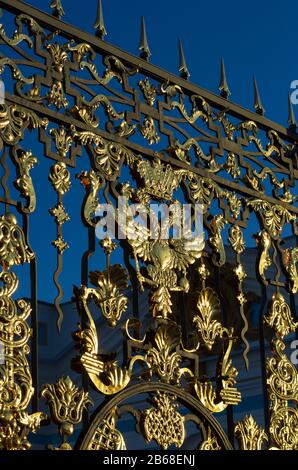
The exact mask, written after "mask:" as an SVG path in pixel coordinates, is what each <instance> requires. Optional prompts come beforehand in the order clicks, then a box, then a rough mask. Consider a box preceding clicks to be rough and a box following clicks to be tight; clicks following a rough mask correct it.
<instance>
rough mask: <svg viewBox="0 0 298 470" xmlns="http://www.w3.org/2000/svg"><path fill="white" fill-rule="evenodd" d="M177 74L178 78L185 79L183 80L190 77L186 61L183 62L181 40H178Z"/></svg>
mask: <svg viewBox="0 0 298 470" xmlns="http://www.w3.org/2000/svg"><path fill="white" fill-rule="evenodd" d="M179 72H180V77H181V78H185V80H187V79H188V78H189V77H190V73H189V70H188V68H187V65H186V61H185V56H184V51H183V46H182V41H181V39H179Z"/></svg>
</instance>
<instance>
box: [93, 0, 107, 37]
mask: <svg viewBox="0 0 298 470" xmlns="http://www.w3.org/2000/svg"><path fill="white" fill-rule="evenodd" d="M94 28H95V29H96V34H97V36H99V37H100V39H103V38H104V36H106V35H107V30H106V28H105V24H104V20H103V13H102V4H101V0H98V4H97V15H96V21H95V24H94Z"/></svg>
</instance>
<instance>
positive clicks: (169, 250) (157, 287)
mask: <svg viewBox="0 0 298 470" xmlns="http://www.w3.org/2000/svg"><path fill="white" fill-rule="evenodd" d="M155 234H156V237H154V238H152V233H151V231H150V229H149V228H147V227H146V226H143V225H141V224H137V223H135V222H134V221H133V220H130V221H129V222H128V224H127V239H128V242H129V244H130V245H131V247H132V251H133V255H134V258H135V262H136V271H137V275H138V279H139V282H140V285H141V288H143V283H144V284H146V285H147V286H149V287H151V288H152V289H153V294H152V302H153V315H154V316H163V317H165V318H166V317H167V316H168V315H169V314H171V312H172V308H171V306H172V301H171V292H173V291H181V292H187V291H188V290H189V282H188V279H187V270H188V268H189V266H190V265H191V264H193V263H194V262H195V261H196V260H197V259H198V258H200V256H201V254H202V251H203V249H204V246H205V242H204V234H203V233H202V234H201V235H199V236H192V237H191V236H188V234H185V233H184V236H183V237H182V238H165V237H164V230H163V229H162V228H161V226H160V225H158V226H156V227H155ZM139 259H140V260H142V261H143V263H144V264H145V266H146V267H140V264H139Z"/></svg>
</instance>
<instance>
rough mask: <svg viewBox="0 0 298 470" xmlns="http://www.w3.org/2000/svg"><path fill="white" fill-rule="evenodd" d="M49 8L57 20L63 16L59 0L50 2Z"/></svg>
mask: <svg viewBox="0 0 298 470" xmlns="http://www.w3.org/2000/svg"><path fill="white" fill-rule="evenodd" d="M50 8H51V9H52V13H53V15H54V16H57V17H58V18H61V16H63V15H65V11H64V9H63V6H62V2H61V0H52V2H51V3H50Z"/></svg>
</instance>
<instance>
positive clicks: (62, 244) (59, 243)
mask: <svg viewBox="0 0 298 470" xmlns="http://www.w3.org/2000/svg"><path fill="white" fill-rule="evenodd" d="M57 220H58V219H57ZM59 224H61V222H59ZM52 245H53V246H55V247H56V248H57V250H58V253H59V254H62V253H63V252H64V251H65V250H67V249H68V248H69V245H68V243H66V241H65V240H63V237H62V235H58V237H57V239H56V240H53V241H52Z"/></svg>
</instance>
